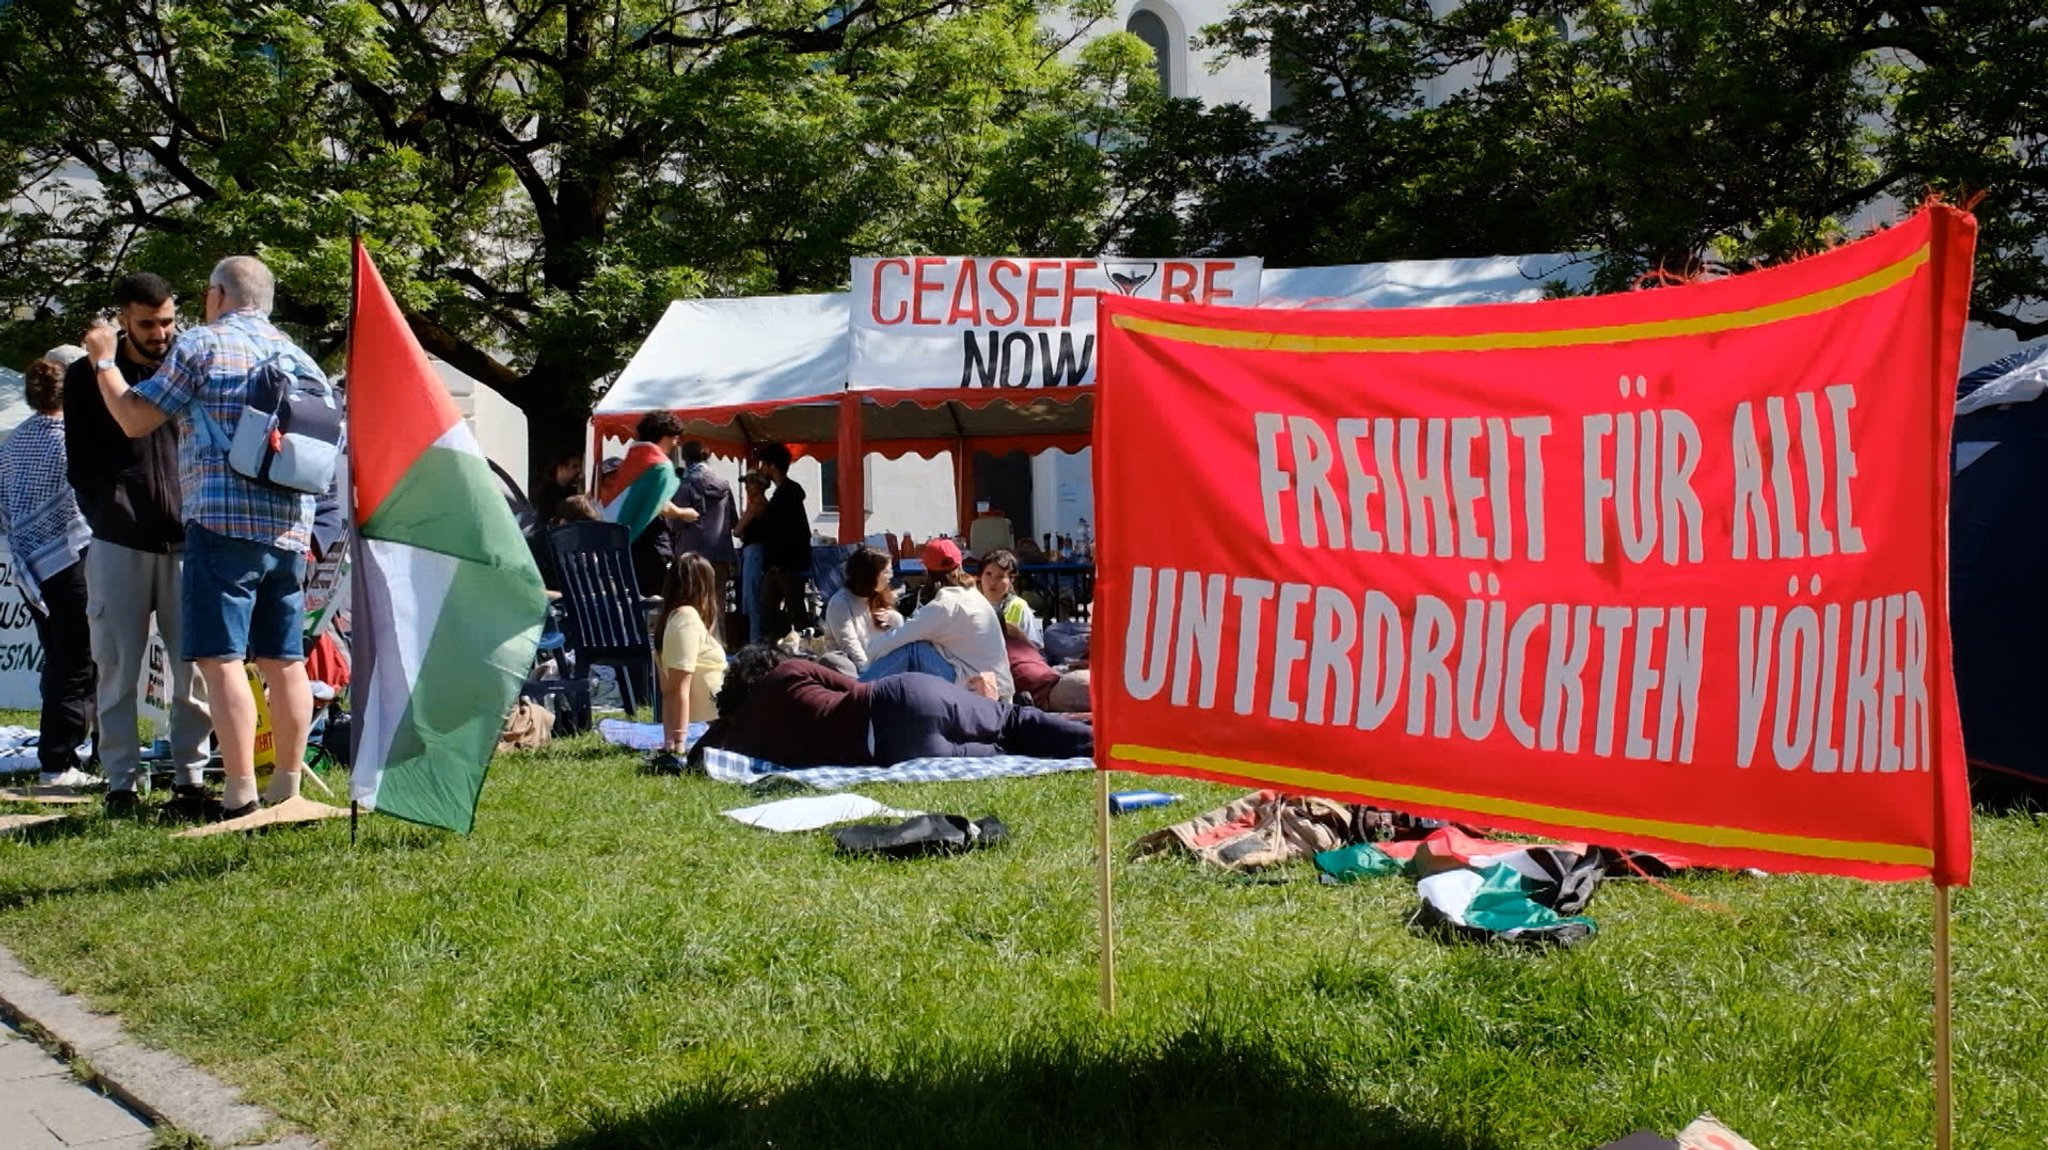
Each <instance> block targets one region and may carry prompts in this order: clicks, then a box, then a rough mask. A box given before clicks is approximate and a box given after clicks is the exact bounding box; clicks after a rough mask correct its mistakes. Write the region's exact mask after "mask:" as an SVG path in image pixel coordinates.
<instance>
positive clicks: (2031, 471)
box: [1949, 344, 2048, 783]
mask: <svg viewBox="0 0 2048 1150" xmlns="http://www.w3.org/2000/svg"><path fill="white" fill-rule="evenodd" d="M2044 353H2048V344H2043V345H2041V346H2039V347H2035V348H2031V349H2028V350H2026V351H2022V352H2019V353H2016V354H2014V355H2011V356H2007V357H2005V358H2004V359H2002V360H1999V361H1997V362H1995V363H1991V364H1987V365H1985V366H1984V367H1982V368H1979V369H1977V370H1976V371H1973V372H1970V373H1968V374H1966V375H1965V376H1963V377H1962V379H1961V380H1960V381H1959V383H1958V385H1957V395H1958V398H1960V397H1962V396H1965V395H1968V394H1970V393H1971V392H1974V391H1976V390H1977V389H1978V388H1981V387H1983V386H1985V385H1987V384H1989V383H1990V382H1992V381H1993V380H1995V379H1997V378H1999V377H2001V376H2004V375H2007V374H2009V373H2011V372H2012V371H2014V370H2016V369H2017V368H2020V367H2024V366H2026V365H2027V364H2028V363H2031V362H2032V361H2033V360H2034V359H2035V358H2037V357H2038V356H2040V355H2042V354H2044ZM1955 445H1956V464H1957V469H1956V472H1955V477H1954V481H1953V485H1952V487H1951V489H1950V493H1949V602H1950V617H1949V631H1950V635H1951V637H1952V640H1953V643H1954V651H1955V673H1956V697H1957V703H1958V705H1959V707H1960V709H1961V711H1962V718H1963V742H1964V746H1965V749H1966V751H1967V752H1968V754H1969V757H1970V760H1971V762H1972V764H1973V765H1975V766H1978V767H1989V768H1993V769H1995V770H1999V771H2004V772H2008V773H2011V774H2016V775H2020V776H2023V777H2025V778H2028V779H2031V780H2034V781H2037V782H2042V783H2048V668H2044V663H2048V592H2044V589H2043V582H2044V579H2048V400H2036V401H2032V402H2025V403H2013V404H2008V405H2004V406H1994V407H1986V408H1983V409H1981V410H1977V411H1973V412H1970V413H1968V414H1966V415H1959V416H1957V417H1956V421H1955Z"/></svg>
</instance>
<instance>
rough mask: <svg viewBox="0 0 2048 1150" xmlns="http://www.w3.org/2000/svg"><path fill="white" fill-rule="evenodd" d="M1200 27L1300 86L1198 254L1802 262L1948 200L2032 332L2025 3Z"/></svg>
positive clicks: (1991, 305)
mask: <svg viewBox="0 0 2048 1150" xmlns="http://www.w3.org/2000/svg"><path fill="white" fill-rule="evenodd" d="M1208 36H1209V39H1210V41H1211V43H1213V44H1216V45H1219V46H1222V47H1224V48H1226V49H1228V50H1230V51H1233V52H1236V53H1240V54H1247V55H1254V56H1267V55H1270V57H1271V58H1272V60H1273V67H1274V69H1275V71H1276V72H1277V73H1278V74H1279V75H1280V76H1281V78H1282V79H1283V80H1284V81H1285V82H1286V85H1287V87H1288V89H1289V90H1290V91H1291V93H1292V97H1293V98H1292V101H1291V102H1290V104H1289V105H1288V106H1287V107H1286V108H1285V109H1283V110H1282V111H1281V112H1280V113H1279V115H1278V118H1279V119H1281V120H1284V121H1285V122H1286V123H1287V124H1288V125H1291V128H1290V129H1289V131H1288V136H1287V142H1286V145H1285V146H1284V147H1282V148H1280V149H1277V150H1275V151H1273V152H1272V153H1270V155H1269V156H1268V157H1267V158H1266V159H1265V160H1264V161H1263V162H1262V163H1260V164H1259V165H1258V166H1257V168H1256V170H1255V171H1254V172H1252V173H1251V174H1250V175H1248V176H1246V177H1244V178H1241V179H1233V180H1228V181H1225V182H1223V183H1222V184H1220V185H1219V186H1218V188H1217V189H1216V194H1217V195H1219V196H1220V197H1221V201H1220V202H1221V203H1222V204H1223V205H1224V207H1225V210H1221V211H1213V210H1212V211H1207V212H1206V214H1204V213H1203V211H1202V209H1199V208H1198V210H1197V213H1196V214H1195V216H1194V217H1192V221H1193V222H1194V223H1196V224H1197V225H1198V226H1197V228H1196V230H1195V231H1194V232H1191V233H1190V235H1189V238H1190V239H1191V240H1193V241H1195V242H1199V243H1206V244H1210V245H1214V246H1216V247H1219V248H1233V249H1242V250H1246V251H1258V252H1260V253H1261V254H1263V255H1265V256H1266V257H1267V258H1268V259H1277V260H1281V261H1284V262H1298V263H1327V262H1339V261H1349V260H1377V259H1390V258H1415V257H1424V256H1453V255H1480V254H1497V253H1503V252H1514V251H1533V250H1587V251H1594V252H1597V253H1599V254H1600V256H1601V259H1602V261H1603V265H1604V266H1603V272H1604V274H1603V275H1602V276H1601V277H1600V282H1601V284H1602V286H1604V287H1608V288H1618V287H1621V286H1625V285H1626V284H1628V283H1630V282H1632V281H1634V280H1636V279H1637V278H1638V277H1639V276H1640V275H1641V274H1642V273H1644V272H1649V271H1662V272H1667V273H1671V274H1675V275H1680V276H1685V275H1691V274H1695V273H1698V272H1700V271H1702V270H1707V269H1714V270H1740V269H1742V268H1745V267H1750V266H1755V265H1757V264H1761V263H1767V262H1771V261H1774V260H1780V259H1784V258H1788V257H1791V256H1796V255H1801V254H1807V253H1810V252H1813V251H1817V250H1820V249H1822V248H1824V247H1826V246H1828V245H1830V244H1832V243H1835V242H1838V241H1839V240H1840V239H1842V238H1844V237H1845V236H1847V235H1848V234H1851V233H1852V232H1853V231H1857V230H1860V229H1862V228H1864V227H1867V226H1870V225H1873V224H1881V223H1883V222H1886V221H1887V220H1888V219H1889V218H1890V216H1891V213H1893V212H1897V211H1901V210H1904V209H1905V208H1910V207H1911V206H1912V205H1914V204H1917V203H1918V202H1919V201H1921V200H1922V199H1923V198H1924V197H1926V196H1927V195H1929V194H1938V195H1942V196H1945V197H1946V198H1948V199H1949V200H1951V201H1952V202H1961V203H1970V204H1974V205H1975V210H1976V212H1977V215H1978V219H1979V222H1980V225H1981V232H1980V236H1979V255H1978V261H1977V272H1978V274H1977V284H1976V294H1975V300H1974V313H1975V314H1974V318H1976V319H1977V320H1979V321H1980V322H1983V323H1987V324H1991V325H1993V326H1998V327H2003V328H2006V329H2009V330H2011V331H2013V332H2015V333H2017V334H2019V335H2020V336H2022V337H2023V338H2032V337H2036V336H2040V335H2043V334H2048V313H2044V311H2043V307H2044V305H2048V14H2044V11H2043V9H2042V8H2041V7H2040V5H2039V4H2038V3H2035V2H2034V0H1947V2H1940V3H1925V4H1922V3H1898V2H1894V0H1521V2H1518V0H1470V2H1468V3H1465V4H1463V5H1462V6H1459V7H1456V8H1453V9H1451V10H1450V11H1448V12H1445V13H1442V14H1438V13H1437V12H1435V11H1434V10H1433V9H1432V7H1431V5H1430V4H1429V3H1427V0H1243V2H1242V3H1240V4H1239V5H1238V6H1237V7H1236V9H1235V11H1234V13H1233V15H1232V17H1231V18H1230V19H1229V20H1227V21H1225V22H1224V23H1222V24H1220V25H1218V26H1217V27H1215V28H1213V29H1210V30H1209V32H1208ZM1254 202H1256V203H1267V204H1275V205H1282V206H1281V207H1280V208H1279V209H1278V210H1276V211H1272V212H1266V213H1257V214H1252V213H1246V212H1244V211H1242V210H1241V208H1242V206H1243V205H1245V204H1249V203H1254ZM1887 205H1890V206H1889V207H1888V206H1887ZM1899 205H1903V207H1900V206H1899ZM1209 206H1211V205H1204V206H1203V207H1205V208H1206V207H1209Z"/></svg>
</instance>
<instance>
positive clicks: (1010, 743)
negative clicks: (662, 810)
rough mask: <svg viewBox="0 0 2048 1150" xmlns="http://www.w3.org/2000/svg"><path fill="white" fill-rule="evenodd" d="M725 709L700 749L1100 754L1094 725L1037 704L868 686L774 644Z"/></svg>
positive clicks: (891, 754)
mask: <svg viewBox="0 0 2048 1150" xmlns="http://www.w3.org/2000/svg"><path fill="white" fill-rule="evenodd" d="M717 703H718V719H717V720H716V721H714V722H713V723H712V724H711V728H710V729H709V730H708V731H706V732H705V733H704V737H703V738H701V739H699V740H697V748H703V747H718V748H721V749H724V750H728V751H733V752H735V753H738V754H742V755H747V756H749V757H751V758H756V759H762V760H765V761H768V762H772V763H775V764H777V765H779V766H784V767H822V766H885V767H892V766H895V765H896V764H898V763H901V762H904V761H906V760H909V759H922V758H980V757H986V756H989V755H1026V756H1029V757H1032V758H1042V759H1074V758H1088V757H1092V756H1093V755H1094V753H1095V733H1094V731H1093V730H1092V729H1090V728H1089V727H1088V726H1087V725H1085V724H1082V723H1077V722H1074V721H1073V720H1071V719H1067V718H1063V717H1061V716H1059V715H1050V714H1047V713H1046V712H1044V711H1041V710H1039V709H1038V708H1036V707H1019V706H1016V705H1014V704H1011V703H999V702H996V701H995V700H993V699H988V698H984V697H982V696H981V695H978V694H975V693H974V692H972V691H970V690H968V689H967V688H965V687H962V686H960V685H959V684H957V683H954V682H952V681H951V680H948V679H941V678H939V677H938V676H936V675H926V674H923V673H920V672H916V671H911V672H905V673H904V674H901V675H888V676H885V677H883V678H881V679H877V680H875V681H873V682H865V683H864V682H861V681H859V680H857V679H853V678H850V677H848V676H846V675H842V674H840V673H839V672H837V671H834V670H832V669H831V668H829V667H826V666H823V665H821V664H819V663H816V662H813V661H811V660H808V659H803V658H799V657H796V656H792V655H788V654H785V653H784V652H782V651H779V650H776V649H774V648H772V647H765V646H754V647H747V648H745V649H743V650H741V651H739V652H737V653H736V654H734V655H733V658H732V664H731V666H729V667H728V668H727V669H726V674H725V685H724V686H723V687H722V688H720V689H719V692H718V700H717ZM697 748H693V749H692V754H693V755H694V754H695V753H696V749H697Z"/></svg>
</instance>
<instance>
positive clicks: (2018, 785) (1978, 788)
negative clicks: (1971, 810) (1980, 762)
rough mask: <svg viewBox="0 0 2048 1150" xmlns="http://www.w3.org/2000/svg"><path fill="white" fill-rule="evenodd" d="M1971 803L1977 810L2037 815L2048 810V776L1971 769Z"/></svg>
mask: <svg viewBox="0 0 2048 1150" xmlns="http://www.w3.org/2000/svg"><path fill="white" fill-rule="evenodd" d="M1970 805H1971V806H1973V807H1975V808H1976V809H1977V811H1978V813H1979V814H1986V815H2029V816H2031V817H2033V818H2037V819H2038V818H2040V817H2042V815H2043V814H2044V813H2048V780H2040V779H2033V778H2029V777H2027V776H2024V775H2017V774H2008V773H2006V772H2004V771H1995V770H1981V769H1972V770H1971V771H1970Z"/></svg>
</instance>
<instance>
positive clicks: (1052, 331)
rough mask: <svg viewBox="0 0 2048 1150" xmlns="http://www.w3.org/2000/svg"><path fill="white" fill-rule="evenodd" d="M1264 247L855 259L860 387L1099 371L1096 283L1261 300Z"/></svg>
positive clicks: (1152, 295)
mask: <svg viewBox="0 0 2048 1150" xmlns="http://www.w3.org/2000/svg"><path fill="white" fill-rule="evenodd" d="M1261 266H1262V261H1260V260H1256V259H1237V260H1225V259H1192V258H1182V259H1102V260H1080V259H1023V258H1019V257H1005V258H997V259H990V258H983V257H974V256H903V257H895V258H890V259H863V260H855V261H853V317H852V334H853V347H852V352H851V359H850V361H849V363H848V365H847V378H848V380H849V382H850V384H851V386H852V387H853V388H854V389H856V390H876V389H890V390H925V389H931V388H949V387H968V388H995V387H1001V388H1030V387H1080V386H1085V385H1088V384H1092V383H1094V382H1095V347H1096V339H1095V293H1096V292H1121V293H1123V294H1124V295H1127V296H1135V297H1137V298H1139V299H1154V300H1168V301H1175V302H1183V303H1213V304H1228V305H1231V306H1234V307H1256V306H1257V305H1258V302H1259V272H1260V269H1261Z"/></svg>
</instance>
